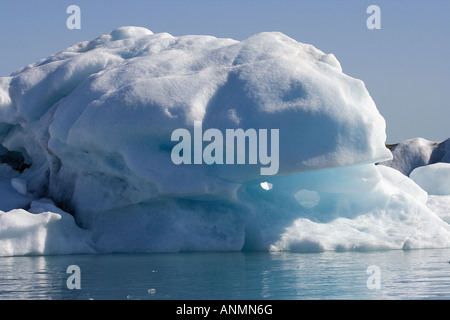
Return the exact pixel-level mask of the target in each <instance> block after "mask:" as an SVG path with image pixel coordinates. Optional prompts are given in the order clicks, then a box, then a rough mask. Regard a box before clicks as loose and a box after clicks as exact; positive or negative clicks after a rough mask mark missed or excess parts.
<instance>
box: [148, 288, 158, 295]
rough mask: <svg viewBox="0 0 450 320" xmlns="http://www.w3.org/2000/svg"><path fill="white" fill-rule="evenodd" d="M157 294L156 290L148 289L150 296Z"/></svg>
mask: <svg viewBox="0 0 450 320" xmlns="http://www.w3.org/2000/svg"><path fill="white" fill-rule="evenodd" d="M155 293H156V289H155V288H151V289H148V294H155Z"/></svg>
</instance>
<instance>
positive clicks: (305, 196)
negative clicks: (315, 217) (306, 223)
mask: <svg viewBox="0 0 450 320" xmlns="http://www.w3.org/2000/svg"><path fill="white" fill-rule="evenodd" d="M294 198H295V200H297V202H298V203H299V204H300V205H302V206H304V207H306V208H309V209H311V208H314V207H315V206H317V204H318V203H319V202H320V196H319V194H318V193H317V192H316V191H311V190H306V189H303V190H300V191H298V192H297V193H295V194H294Z"/></svg>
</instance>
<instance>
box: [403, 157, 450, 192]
mask: <svg viewBox="0 0 450 320" xmlns="http://www.w3.org/2000/svg"><path fill="white" fill-rule="evenodd" d="M409 176H410V178H411V179H412V180H414V182H416V183H417V184H418V185H419V186H421V187H422V188H423V189H424V190H425V191H426V192H428V193H429V194H433V195H450V163H444V162H439V163H434V164H430V165H427V166H422V167H418V168H416V169H414V170H413V171H412V172H411V174H410V175H409Z"/></svg>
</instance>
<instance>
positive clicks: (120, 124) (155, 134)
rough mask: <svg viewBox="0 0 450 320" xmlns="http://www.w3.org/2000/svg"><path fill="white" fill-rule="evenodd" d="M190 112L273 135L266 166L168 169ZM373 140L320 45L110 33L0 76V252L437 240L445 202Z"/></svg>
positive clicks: (264, 36) (317, 247)
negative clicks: (274, 163) (266, 169)
mask: <svg viewBox="0 0 450 320" xmlns="http://www.w3.org/2000/svg"><path fill="white" fill-rule="evenodd" d="M196 121H201V123H202V127H203V130H206V129H208V128H216V129H218V130H221V131H222V132H225V130H226V129H238V128H242V129H244V130H247V129H256V130H258V129H268V130H270V129H279V171H278V174H277V175H275V176H261V175H260V167H261V166H260V165H254V164H239V165H237V164H236V165H218V164H213V165H206V164H192V165H188V164H181V165H175V164H174V163H173V162H172V161H171V150H172V148H173V146H174V145H175V144H176V142H174V141H171V134H172V132H173V131H174V130H175V129H177V128H186V129H188V130H189V131H190V132H193V128H194V122H196ZM385 140H386V136H385V122H384V119H383V117H382V116H381V115H380V114H379V112H378V110H377V108H376V106H375V103H374V101H373V100H372V98H371V97H370V95H369V93H368V92H367V90H366V88H365V86H364V83H363V82H362V81H360V80H357V79H354V78H352V77H350V76H348V75H346V74H344V73H343V72H342V68H341V66H340V64H339V62H338V60H337V59H336V58H335V57H334V56H333V55H332V54H325V53H323V52H322V51H320V50H318V49H316V48H314V47H313V46H311V45H307V44H302V43H299V42H297V41H295V40H293V39H291V38H289V37H287V36H285V35H283V34H281V33H276V32H269V33H261V34H256V35H254V36H252V37H249V38H248V39H245V40H243V41H240V42H239V41H235V40H232V39H218V38H215V37H212V36H181V37H174V36H172V35H170V34H167V33H160V34H153V33H152V32H151V31H149V30H147V29H145V28H139V27H122V28H119V29H116V30H114V31H112V32H111V33H109V34H104V35H102V36H100V37H98V38H97V39H94V40H92V41H88V42H82V43H78V44H75V45H73V46H72V47H70V48H68V49H66V50H64V51H61V52H59V53H57V54H54V55H52V56H50V57H48V58H46V59H43V60H41V61H39V62H37V63H35V64H33V65H29V66H27V67H25V68H23V69H21V70H18V71H16V72H15V73H13V74H12V75H11V76H10V77H3V78H0V143H1V150H0V160H1V162H2V165H1V166H0V173H1V175H0V191H1V201H0V210H3V212H1V213H0V248H1V249H0V250H1V251H0V255H19V254H57V253H82V252H86V253H92V252H163V251H195V250H207V251H224V250H232V251H238V250H299V251H322V250H366V249H410V248H424V247H433V248H434V247H446V246H449V245H450V227H449V225H448V224H447V222H446V221H445V219H444V218H442V217H443V216H444V214H443V212H445V211H446V210H447V209H446V208H448V207H445V204H444V202H442V201H437V203H433V204H432V205H429V196H428V194H427V192H426V191H424V190H423V189H422V188H421V187H419V186H418V185H417V184H416V183H415V182H414V181H413V180H411V179H410V178H408V177H407V176H405V175H403V174H402V173H400V172H399V171H397V170H395V169H393V168H389V167H387V166H380V165H376V163H385V162H386V161H389V160H390V159H391V158H392V154H391V152H390V151H389V150H388V149H387V148H386V147H385V144H384V143H385ZM206 144H207V143H204V144H203V146H205V145H206ZM447 157H448V156H447ZM436 208H439V210H437V211H439V213H440V214H438V213H436V210H433V209H436ZM68 212H70V213H71V214H69V213H68ZM447 221H448V220H447Z"/></svg>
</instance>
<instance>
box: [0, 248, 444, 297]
mask: <svg viewBox="0 0 450 320" xmlns="http://www.w3.org/2000/svg"><path fill="white" fill-rule="evenodd" d="M71 265H76V266H78V267H79V270H80V272H79V273H78V274H76V273H74V274H72V273H67V268H68V267H69V266H71ZM77 275H79V278H78V280H79V282H78V283H79V284H80V289H69V288H68V286H67V280H68V279H69V278H70V279H69V282H70V283H72V284H75V283H76V281H75V280H76V279H75V280H74V278H75V276H77ZM72 280H74V281H72ZM0 299H8V300H11V299H33V300H35V299H58V300H88V299H94V300H110V299H114V300H127V299H137V300H194V299H217V300H228V299H236V300H255V299H256V300H271V299H274V300H275V299H276V300H294V299H295V300H297V299H299V300H303V299H316V300H317V299H332V300H334V299H351V300H360V299H450V249H429V250H411V251H400V250H390V251H377V252H323V253H292V252H280V253H267V252H265V253H263V252H257V253H250V252H230V253H228V252H227V253H167V254H108V255H60V256H22V257H2V258H0Z"/></svg>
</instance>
